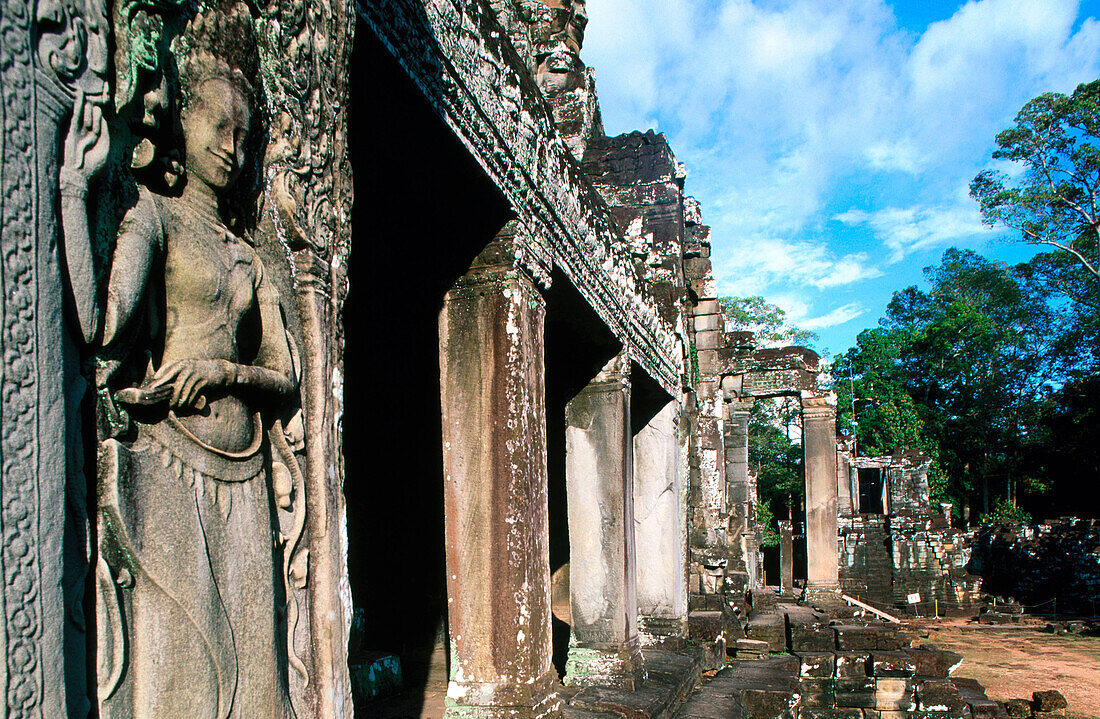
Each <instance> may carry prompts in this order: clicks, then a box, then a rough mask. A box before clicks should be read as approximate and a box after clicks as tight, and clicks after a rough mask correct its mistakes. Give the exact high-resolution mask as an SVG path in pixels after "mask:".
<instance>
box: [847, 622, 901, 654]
mask: <svg viewBox="0 0 1100 719" xmlns="http://www.w3.org/2000/svg"><path fill="white" fill-rule="evenodd" d="M833 631H834V632H836V648H837V649H839V650H841V651H856V650H860V649H880V650H884V651H896V650H898V649H900V648H901V642H900V641H899V640H898V633H897V630H895V629H890V628H887V627H865V626H858V625H837V626H835V627H833Z"/></svg>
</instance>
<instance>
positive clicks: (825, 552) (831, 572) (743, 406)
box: [725, 395, 843, 600]
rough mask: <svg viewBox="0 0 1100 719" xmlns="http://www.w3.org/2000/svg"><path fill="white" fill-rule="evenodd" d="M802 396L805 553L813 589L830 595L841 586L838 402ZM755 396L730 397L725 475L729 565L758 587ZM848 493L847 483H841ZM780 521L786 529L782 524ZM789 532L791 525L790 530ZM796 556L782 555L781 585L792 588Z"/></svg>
mask: <svg viewBox="0 0 1100 719" xmlns="http://www.w3.org/2000/svg"><path fill="white" fill-rule="evenodd" d="M801 399H802V449H803V457H804V463H805V475H806V478H805V479H806V556H807V581H806V587H807V590H808V592H809V594H810V595H811V596H812V597H815V595H816V597H815V598H817V599H822V600H826V599H831V598H832V597H833V595H835V594H836V593H837V591H838V587H839V582H838V563H837V559H838V557H837V555H838V549H837V502H838V484H839V483H838V479H837V478H838V470H837V449H836V407H835V405H834V404H833V403H832V401H831V398H830V397H829V396H825V395H808V396H804V397H802V398H801ZM752 404H753V400H752V399H748V400H747V401H746V400H744V399H741V398H738V397H733V398H731V399H729V400H728V401H727V412H728V417H727V422H726V443H725V444H726V480H727V485H728V486H729V505H730V535H729V541H730V542H731V543H733V544H731V546H730V551H731V560H733V559H735V560H736V561H731V562H730V568H731V569H733V570H736V571H741V572H745V573H746V574H747V575H748V581H749V582H750V584H751V585H752V586H759V584H760V583H761V582H762V581H763V577H761V576H757V575H758V573H759V572H758V571H757V569H756V568H757V567H758V563H757V561H756V560H757V552H758V547H755V546H754V545H753V539H754V535H755V515H754V507H753V506H752V505H754V504H755V501H756V496H755V492H752V491H750V490H751V487H752V485H753V481H754V480H753V479H752V478H751V477H750V476H749V466H748V459H749V457H748V451H749V450H748V448H749V442H748V428H749V417H750V414H751V411H752ZM841 491H842V492H843V486H841ZM780 526H781V532H782V531H783V529H782V526H783V525H782V524H781V525H780ZM786 531H787V533H788V535H789V534H790V527H789V524H788V527H787V529H786ZM790 567H791V561H790V558H789V557H788V558H787V559H786V560H783V559H782V558H781V586H782V587H783V588H784V589H785V590H790V589H792V586H791V577H790Z"/></svg>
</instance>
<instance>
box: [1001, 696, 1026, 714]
mask: <svg viewBox="0 0 1100 719" xmlns="http://www.w3.org/2000/svg"><path fill="white" fill-rule="evenodd" d="M1004 707H1005V713H1006V714H1008V716H1009V717H1011V718H1012V719H1027V718H1028V717H1030V716H1031V702H1029V701H1028V700H1027V699H1009V700H1008V701H1006V702H1005V703H1004Z"/></svg>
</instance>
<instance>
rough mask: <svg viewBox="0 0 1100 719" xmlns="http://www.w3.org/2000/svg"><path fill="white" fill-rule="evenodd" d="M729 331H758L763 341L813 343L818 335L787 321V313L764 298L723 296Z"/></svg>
mask: <svg viewBox="0 0 1100 719" xmlns="http://www.w3.org/2000/svg"><path fill="white" fill-rule="evenodd" d="M718 302H719V304H721V306H722V311H723V312H724V313H725V315H726V331H728V332H754V333H755V334H756V337H757V340H758V341H759V342H760V343H761V344H769V345H809V344H811V343H813V342H816V341H817V334H816V333H814V332H810V331H808V330H803V329H799V328H798V327H794V326H792V325H789V324H787V313H786V312H785V311H784V310H783V309H782V308H781V307H779V306H778V305H773V304H771V303H770V302H768V301H767V300H765V299H764V298H763V297H759V296H753V297H720V298H719V299H718Z"/></svg>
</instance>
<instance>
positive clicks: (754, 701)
mask: <svg viewBox="0 0 1100 719" xmlns="http://www.w3.org/2000/svg"><path fill="white" fill-rule="evenodd" d="M796 704H798V694H796V693H794V692H785V691H781V690H773V689H746V690H745V691H744V693H743V694H742V695H741V711H742V715H743V717H744V719H787V718H788V717H790V718H791V719H793V717H795V716H797V710H796V709H795V705H796Z"/></svg>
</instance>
